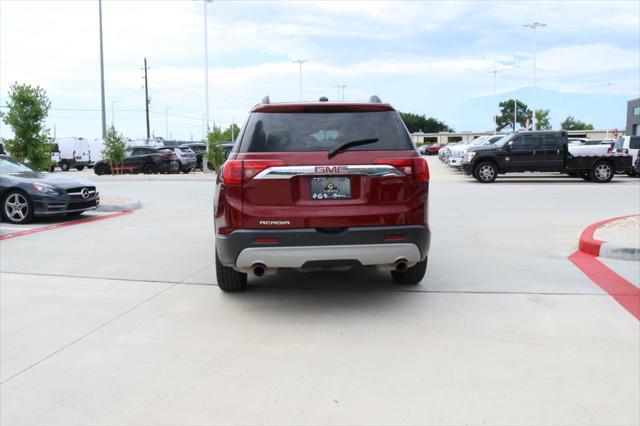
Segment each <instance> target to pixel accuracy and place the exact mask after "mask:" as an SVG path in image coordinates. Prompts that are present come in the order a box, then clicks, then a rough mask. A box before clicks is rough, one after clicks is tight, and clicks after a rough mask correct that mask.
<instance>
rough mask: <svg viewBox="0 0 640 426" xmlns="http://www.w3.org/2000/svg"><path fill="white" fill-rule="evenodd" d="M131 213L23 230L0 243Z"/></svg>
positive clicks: (8, 236)
mask: <svg viewBox="0 0 640 426" xmlns="http://www.w3.org/2000/svg"><path fill="white" fill-rule="evenodd" d="M131 213H133V212H132V211H129V210H127V211H123V212H118V213H113V214H109V215H105V216H96V217H88V218H86V219H78V220H72V221H69V222H64V223H56V224H55V225H49V226H42V227H40V228H33V229H27V230H24V231H16V232H12V233H10V234H6V235H2V236H0V241H2V240H8V239H11V238H17V237H22V236H24V235H31V234H37V233H38V232H44V231H50V230H52V229H58V228H65V227H67V226H74V225H80V224H82V223H88V222H97V221H99V220H105V219H111V218H114V217H119V216H124V215H128V214H131Z"/></svg>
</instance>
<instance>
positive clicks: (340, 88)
mask: <svg viewBox="0 0 640 426" xmlns="http://www.w3.org/2000/svg"><path fill="white" fill-rule="evenodd" d="M336 87H337V88H338V98H340V91H341V90H342V100H343V101H344V88H345V87H347V85H346V84H341V85H339V86H336Z"/></svg>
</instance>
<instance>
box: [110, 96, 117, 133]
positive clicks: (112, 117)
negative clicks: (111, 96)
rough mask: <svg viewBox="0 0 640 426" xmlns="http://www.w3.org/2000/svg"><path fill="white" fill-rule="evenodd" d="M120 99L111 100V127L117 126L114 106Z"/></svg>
mask: <svg viewBox="0 0 640 426" xmlns="http://www.w3.org/2000/svg"><path fill="white" fill-rule="evenodd" d="M116 102H118V101H114V100H112V101H111V127H115V119H114V115H113V106H114V105H115V103H116Z"/></svg>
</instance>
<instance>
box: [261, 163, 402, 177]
mask: <svg viewBox="0 0 640 426" xmlns="http://www.w3.org/2000/svg"><path fill="white" fill-rule="evenodd" d="M334 169H335V170H334ZM298 175H311V176H335V175H368V176H404V173H402V172H401V171H400V170H398V169H396V168H395V167H393V166H390V165H388V164H362V165H357V164H356V165H326V166H278V167H269V168H267V169H264V170H263V171H261V172H260V173H258V174H257V175H256V176H254V178H253V179H254V180H255V179H290V178H292V177H294V176H298Z"/></svg>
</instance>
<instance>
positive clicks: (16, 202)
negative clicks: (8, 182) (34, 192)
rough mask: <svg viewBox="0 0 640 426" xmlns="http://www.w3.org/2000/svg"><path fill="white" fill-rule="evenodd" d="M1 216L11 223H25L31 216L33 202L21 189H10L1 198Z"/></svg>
mask: <svg viewBox="0 0 640 426" xmlns="http://www.w3.org/2000/svg"><path fill="white" fill-rule="evenodd" d="M2 217H4V218H5V219H6V220H8V221H9V222H11V223H18V224H20V223H27V222H30V221H31V218H33V204H32V203H31V200H30V199H29V197H28V196H27V194H25V193H24V192H22V191H17V190H14V191H11V192H9V193H8V194H7V195H6V196H5V197H4V200H2Z"/></svg>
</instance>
